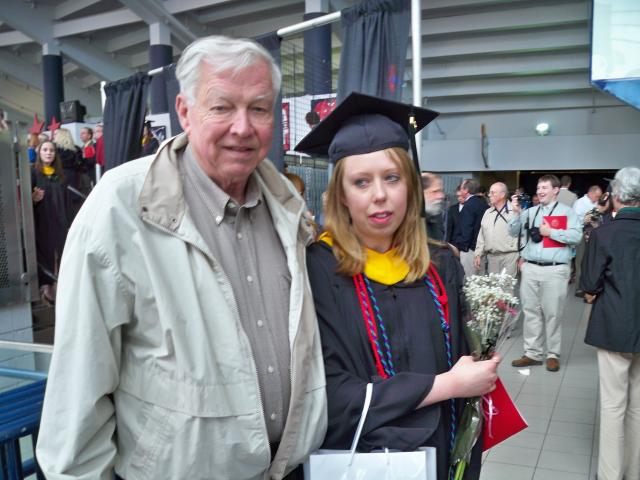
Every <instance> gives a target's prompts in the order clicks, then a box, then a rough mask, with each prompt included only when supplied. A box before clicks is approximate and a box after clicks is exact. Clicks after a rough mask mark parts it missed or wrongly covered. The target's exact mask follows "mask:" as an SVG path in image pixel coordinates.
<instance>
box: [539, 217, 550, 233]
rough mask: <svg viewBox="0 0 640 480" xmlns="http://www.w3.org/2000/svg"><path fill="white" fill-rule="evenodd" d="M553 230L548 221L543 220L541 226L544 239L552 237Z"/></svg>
mask: <svg viewBox="0 0 640 480" xmlns="http://www.w3.org/2000/svg"><path fill="white" fill-rule="evenodd" d="M551 230H552V228H551V227H550V226H549V224H548V223H547V221H546V220H542V225H540V235H542V236H543V237H550V236H551Z"/></svg>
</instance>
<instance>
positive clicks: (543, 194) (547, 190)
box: [536, 182, 560, 205]
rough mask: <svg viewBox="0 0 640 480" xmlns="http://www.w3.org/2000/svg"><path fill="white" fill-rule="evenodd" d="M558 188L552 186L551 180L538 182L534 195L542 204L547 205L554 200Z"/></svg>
mask: <svg viewBox="0 0 640 480" xmlns="http://www.w3.org/2000/svg"><path fill="white" fill-rule="evenodd" d="M559 191H560V189H559V188H558V187H553V186H552V185H551V182H538V188H537V189H536V195H538V199H539V200H540V203H541V204H542V205H549V204H550V203H551V202H554V201H555V199H556V197H557V196H558V192H559Z"/></svg>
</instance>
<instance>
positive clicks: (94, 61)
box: [0, 2, 134, 81]
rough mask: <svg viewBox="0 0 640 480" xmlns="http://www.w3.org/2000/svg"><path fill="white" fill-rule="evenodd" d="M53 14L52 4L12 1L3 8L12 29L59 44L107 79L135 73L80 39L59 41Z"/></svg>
mask: <svg viewBox="0 0 640 480" xmlns="http://www.w3.org/2000/svg"><path fill="white" fill-rule="evenodd" d="M52 16H53V9H52V8H51V7H48V6H38V7H37V8H29V7H28V6H27V5H25V4H24V3H23V2H10V3H9V5H5V6H4V7H3V8H1V9H0V19H1V20H3V21H4V22H6V23H7V24H8V25H11V27H12V28H14V29H16V30H20V31H21V32H23V33H25V34H26V35H29V36H30V37H32V38H33V39H34V40H35V41H37V42H38V43H40V44H42V45H45V44H47V43H52V44H54V45H56V46H57V47H58V48H59V49H60V51H61V52H62V53H64V54H65V55H66V56H68V57H69V58H70V59H71V60H72V61H73V62H74V63H77V64H78V65H80V66H82V67H83V68H84V69H86V70H88V71H89V72H92V73H94V74H95V75H97V76H99V77H101V78H103V79H105V80H111V81H113V80H118V79H120V78H124V77H128V76H129V75H131V74H133V73H134V72H133V70H131V69H129V68H128V67H125V66H123V65H121V64H119V63H118V62H116V61H114V60H113V59H112V58H111V57H110V56H109V55H108V54H107V53H105V52H103V51H102V50H99V49H98V48H96V47H94V46H93V45H89V44H87V43H86V42H84V41H82V40H80V39H77V38H69V39H66V40H64V41H61V40H56V39H55V38H54V26H53V24H52V23H51V20H50V19H51V18H52Z"/></svg>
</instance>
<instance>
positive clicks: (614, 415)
mask: <svg viewBox="0 0 640 480" xmlns="http://www.w3.org/2000/svg"><path fill="white" fill-rule="evenodd" d="M598 370H599V371H600V447H599V454H598V480H621V479H622V478H624V479H625V480H640V354H639V353H636V354H633V353H617V352H610V351H609V350H602V349H600V348H599V349H598Z"/></svg>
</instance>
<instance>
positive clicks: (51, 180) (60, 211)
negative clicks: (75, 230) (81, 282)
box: [31, 141, 69, 303]
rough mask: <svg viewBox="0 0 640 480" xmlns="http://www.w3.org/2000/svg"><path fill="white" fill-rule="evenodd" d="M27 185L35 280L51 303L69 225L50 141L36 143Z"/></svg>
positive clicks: (62, 184)
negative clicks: (35, 262)
mask: <svg viewBox="0 0 640 480" xmlns="http://www.w3.org/2000/svg"><path fill="white" fill-rule="evenodd" d="M31 188H32V194H31V196H32V201H33V219H34V225H35V237H36V258H37V262H38V283H39V284H40V288H41V289H42V296H43V300H45V301H46V302H49V303H53V301H54V300H55V284H56V275H57V271H58V262H59V261H60V257H61V256H62V249H63V248H64V243H65V240H66V238H67V231H68V229H69V219H68V216H67V212H68V206H67V203H68V198H69V197H68V195H67V193H66V182H65V177H64V170H63V167H62V163H61V161H60V157H59V156H58V154H57V150H56V145H55V144H54V143H53V142H51V141H46V142H43V143H42V144H40V146H39V147H38V156H37V158H36V161H35V163H34V165H33V167H32V169H31Z"/></svg>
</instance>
